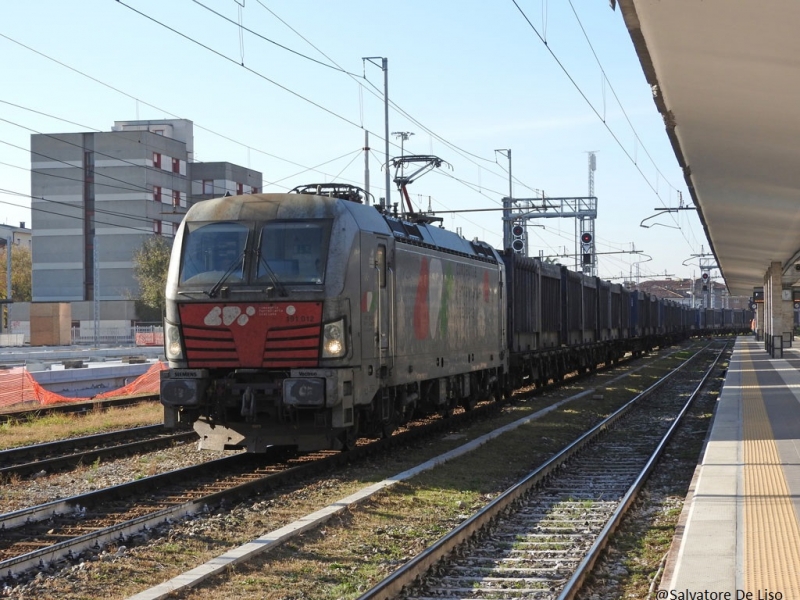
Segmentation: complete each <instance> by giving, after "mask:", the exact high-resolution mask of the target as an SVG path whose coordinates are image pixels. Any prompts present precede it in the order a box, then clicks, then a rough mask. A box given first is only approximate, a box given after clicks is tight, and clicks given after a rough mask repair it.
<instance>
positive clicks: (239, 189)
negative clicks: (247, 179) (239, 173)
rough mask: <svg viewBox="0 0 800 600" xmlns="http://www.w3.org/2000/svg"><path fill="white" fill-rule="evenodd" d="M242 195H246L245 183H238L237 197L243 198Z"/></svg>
mask: <svg viewBox="0 0 800 600" xmlns="http://www.w3.org/2000/svg"><path fill="white" fill-rule="evenodd" d="M242 194H244V184H243V183H237V184H236V195H237V196H241V195H242Z"/></svg>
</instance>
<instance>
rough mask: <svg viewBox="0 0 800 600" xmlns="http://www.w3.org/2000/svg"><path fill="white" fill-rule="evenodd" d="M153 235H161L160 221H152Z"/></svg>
mask: <svg viewBox="0 0 800 600" xmlns="http://www.w3.org/2000/svg"><path fill="white" fill-rule="evenodd" d="M153 233H155V234H156V235H161V221H153Z"/></svg>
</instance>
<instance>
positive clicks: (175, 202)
mask: <svg viewBox="0 0 800 600" xmlns="http://www.w3.org/2000/svg"><path fill="white" fill-rule="evenodd" d="M180 205H181V193H180V191H178V190H173V192H172V206H180Z"/></svg>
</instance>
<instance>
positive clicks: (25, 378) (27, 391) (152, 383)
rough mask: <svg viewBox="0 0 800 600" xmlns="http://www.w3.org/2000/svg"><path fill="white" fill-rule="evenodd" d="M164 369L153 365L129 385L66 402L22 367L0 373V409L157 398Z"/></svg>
mask: <svg viewBox="0 0 800 600" xmlns="http://www.w3.org/2000/svg"><path fill="white" fill-rule="evenodd" d="M166 368H167V367H166V365H165V364H164V363H162V362H161V361H158V362H155V363H153V365H152V366H151V367H150V368H149V369H148V370H147V372H145V373H144V374H142V375H140V376H139V377H137V378H136V379H134V380H133V381H132V382H131V383H129V384H128V385H126V386H123V387H121V388H118V389H116V390H111V391H109V392H104V393H102V394H98V395H96V396H91V397H88V398H68V397H66V396H62V395H61V394H56V393H55V392H51V391H49V390H46V389H44V388H43V387H42V386H41V385H39V383H38V382H37V381H36V380H35V379H34V378H33V375H31V374H30V373H29V372H28V370H27V369H26V368H25V367H14V368H13V369H6V370H0V407H8V406H12V405H15V404H22V403H25V402H35V403H37V404H40V405H41V406H47V405H49V404H57V403H59V402H87V401H89V400H99V399H103V398H113V397H115V396H132V395H134V394H158V393H159V391H160V385H161V384H160V380H161V371H163V370H164V369H166Z"/></svg>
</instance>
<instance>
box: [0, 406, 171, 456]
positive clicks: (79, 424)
mask: <svg viewBox="0 0 800 600" xmlns="http://www.w3.org/2000/svg"><path fill="white" fill-rule="evenodd" d="M163 422H164V407H163V406H161V403H159V402H144V403H142V404H137V405H135V406H126V407H119V408H115V407H111V408H104V409H102V410H94V411H90V412H87V413H80V414H69V413H62V414H57V413H56V414H46V415H43V416H41V417H31V418H29V419H26V420H24V421H17V422H7V423H2V424H0V450H7V449H9V448H16V447H18V446H28V445H31V444H41V443H44V442H54V441H58V440H64V439H67V438H72V437H79V436H82V435H92V434H94V433H103V432H106V431H114V430H116V429H127V428H129V427H138V426H141V425H155V424H156V423H163Z"/></svg>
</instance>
